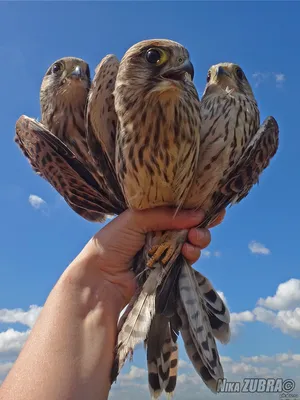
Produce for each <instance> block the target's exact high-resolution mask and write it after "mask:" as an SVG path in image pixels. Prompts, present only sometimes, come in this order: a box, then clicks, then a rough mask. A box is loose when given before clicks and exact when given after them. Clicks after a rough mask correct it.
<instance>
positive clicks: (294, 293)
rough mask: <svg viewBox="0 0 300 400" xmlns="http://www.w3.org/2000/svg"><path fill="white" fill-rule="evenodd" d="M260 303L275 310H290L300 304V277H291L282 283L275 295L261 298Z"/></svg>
mask: <svg viewBox="0 0 300 400" xmlns="http://www.w3.org/2000/svg"><path fill="white" fill-rule="evenodd" d="M258 304H259V305H260V306H265V307H268V308H271V309H273V310H288V309H290V308H291V307H293V306H297V305H300V279H290V280H289V281H287V282H284V283H281V284H280V285H279V286H278V288H277V291H276V294H275V295H274V296H269V297H267V298H266V299H263V298H260V299H259V300H258Z"/></svg>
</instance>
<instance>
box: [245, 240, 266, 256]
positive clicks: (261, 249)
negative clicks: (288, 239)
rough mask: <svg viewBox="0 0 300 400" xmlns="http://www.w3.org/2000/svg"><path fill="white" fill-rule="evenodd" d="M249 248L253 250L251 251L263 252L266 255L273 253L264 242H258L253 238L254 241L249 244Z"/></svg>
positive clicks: (255, 252)
mask: <svg viewBox="0 0 300 400" xmlns="http://www.w3.org/2000/svg"><path fill="white" fill-rule="evenodd" d="M248 248H249V250H250V251H251V253H254V254H263V255H265V256H266V255H268V254H271V250H270V249H268V248H267V247H266V246H265V245H264V244H261V243H259V242H256V241H255V240H252V242H250V243H249V244H248Z"/></svg>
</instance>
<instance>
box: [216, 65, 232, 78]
mask: <svg viewBox="0 0 300 400" xmlns="http://www.w3.org/2000/svg"><path fill="white" fill-rule="evenodd" d="M223 75H225V76H228V77H230V74H229V72H227V71H226V69H224V68H223V67H221V66H220V67H218V69H217V77H218V78H220V77H221V76H223Z"/></svg>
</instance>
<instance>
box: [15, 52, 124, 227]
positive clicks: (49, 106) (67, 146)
mask: <svg viewBox="0 0 300 400" xmlns="http://www.w3.org/2000/svg"><path fill="white" fill-rule="evenodd" d="M90 87H91V78H90V68H89V65H88V64H87V63H86V62H85V61H84V60H82V59H80V58H76V57H64V58H61V59H59V60H57V61H55V62H54V63H53V64H52V65H51V66H50V67H49V68H48V69H47V71H46V74H45V76H44V78H43V81H42V84H41V89H40V106H41V123H38V122H35V121H33V120H29V119H26V118H25V117H22V119H21V120H20V121H19V122H20V123H21V124H22V126H23V128H22V132H23V134H24V133H25V132H26V134H27V137H23V136H22V133H21V130H19V129H17V135H16V138H15V141H16V142H17V144H18V145H19V147H20V148H21V150H22V151H23V154H24V155H25V156H26V157H27V158H28V159H29V161H30V163H31V166H32V168H33V170H34V171H35V172H36V173H37V174H38V175H40V176H42V177H44V178H45V179H46V180H48V181H49V182H50V183H51V184H52V185H54V187H55V188H56V189H57V191H58V192H59V193H60V194H61V195H62V196H63V197H64V198H65V200H66V201H67V203H68V204H69V205H70V206H71V207H72V208H73V210H74V211H76V212H77V213H78V214H79V215H81V216H82V217H84V218H85V219H87V220H89V221H100V222H101V221H103V220H104V219H105V215H104V214H117V213H120V212H122V211H123V210H125V202H124V199H123V197H122V192H121V190H119V191H118V189H119V187H118V186H117V187H116V184H114V185H113V183H114V181H113V179H111V181H110V182H109V183H108V182H107V181H106V176H105V174H104V175H103V174H102V173H101V171H102V170H104V171H106V170H109V168H108V167H107V166H106V165H105V160H104V162H103V163H102V164H103V168H102V169H99V168H98V166H97V164H95V163H94V160H93V158H92V157H91V156H90V154H89V148H88V146H87V140H86V132H85V111H86V106H87V101H88V94H89V91H90ZM29 127H30V128H29ZM28 128H29V129H28ZM18 132H19V135H18ZM54 136H55V137H54ZM38 137H39V139H38ZM58 139H59V140H58ZM37 140H38V143H37V146H36V147H35V148H34V144H35V143H36V141H37ZM24 141H26V143H27V144H26V145H25V146H24ZM28 146H29V147H30V154H29V153H28V151H29V150H28V148H27V147H28ZM57 149H59V151H58V153H59V152H60V155H59V154H57ZM62 153H63V154H64V155H63V156H62ZM36 157H39V160H35V161H34V159H35V158H36ZM57 157H58V158H57ZM104 157H105V155H104V156H103V158H104ZM70 158H72V159H73V160H74V162H75V164H76V166H77V167H78V166H79V165H80V169H81V174H80V176H78V174H75V173H74V170H73V168H70V165H68V166H67V165H66V163H67V162H69V161H70ZM58 160H61V161H60V162H59V161H58ZM83 170H84V171H85V172H84V173H83ZM71 179H72V180H73V182H75V183H72V181H71ZM83 179H85V181H84V182H83V181H82V180H83ZM91 182H93V184H91ZM92 187H93V188H95V187H96V188H97V191H98V192H99V193H98V195H95V193H93V190H91V188H92ZM88 188H90V189H89V191H90V192H91V193H90V196H91V198H89V199H88V198H86V196H85V193H88ZM99 196H101V197H100V198H99ZM95 203H96V205H95ZM100 210H101V211H100Z"/></svg>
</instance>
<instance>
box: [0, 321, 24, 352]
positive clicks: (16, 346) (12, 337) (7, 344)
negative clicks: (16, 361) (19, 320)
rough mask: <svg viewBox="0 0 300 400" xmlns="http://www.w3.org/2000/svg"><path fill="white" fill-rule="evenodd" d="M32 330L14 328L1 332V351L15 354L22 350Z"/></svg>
mask: <svg viewBox="0 0 300 400" xmlns="http://www.w3.org/2000/svg"><path fill="white" fill-rule="evenodd" d="M29 332H30V330H27V331H26V332H18V331H15V330H14V329H11V328H10V329H8V330H7V331H5V332H0V353H9V354H10V355H12V356H14V355H16V354H18V353H19V352H20V350H21V349H22V347H23V345H24V343H25V342H26V340H27V338H28V335H29Z"/></svg>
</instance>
